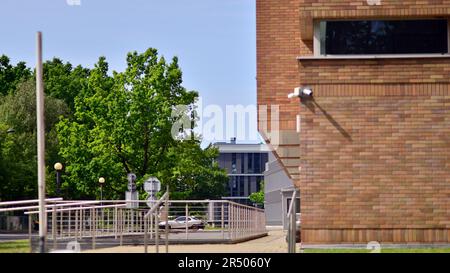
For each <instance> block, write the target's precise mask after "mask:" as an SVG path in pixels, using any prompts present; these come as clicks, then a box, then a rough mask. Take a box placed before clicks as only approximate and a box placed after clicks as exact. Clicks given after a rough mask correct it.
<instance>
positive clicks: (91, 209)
mask: <svg viewBox="0 0 450 273" xmlns="http://www.w3.org/2000/svg"><path fill="white" fill-rule="evenodd" d="M163 197H164V196H163ZM0 204H1V203H0ZM131 204H132V202H130V201H123V200H120V201H117V200H105V201H64V200H54V201H52V202H51V203H49V204H47V206H46V213H47V241H48V247H49V248H50V249H53V250H55V249H61V248H64V247H65V245H66V244H67V243H68V242H71V241H80V242H84V245H83V248H84V249H85V248H87V247H88V248H93V249H95V248H97V247H106V246H115V245H127V244H133V245H139V244H144V242H147V243H148V244H155V245H156V246H158V245H159V243H160V242H165V243H166V245H167V244H191V243H229V242H231V243H232V242H239V241H245V240H250V239H253V238H257V237H261V236H264V235H266V234H267V233H266V229H265V215H264V211H263V210H262V209H258V208H254V207H250V206H245V205H241V204H237V203H234V202H230V201H225V200H218V201H215V200H169V199H168V196H167V198H166V199H164V200H160V201H158V202H156V201H155V204H153V205H152V206H153V208H154V209H153V210H151V209H150V208H149V207H148V206H147V204H146V201H137V202H134V206H131ZM131 207H133V208H131ZM5 210H6V211H8V210H20V207H12V208H6V209H5V208H3V209H2V207H0V213H1V212H2V211H5ZM24 210H25V215H27V216H28V231H29V237H30V241H32V240H33V238H34V237H35V232H36V230H37V227H38V225H39V223H38V222H37V219H38V217H37V216H38V211H37V207H36V206H34V207H33V206H31V207H26V209H24ZM186 219H187V220H186ZM166 226H167V230H166ZM157 250H158V247H157ZM166 250H167V249H166Z"/></svg>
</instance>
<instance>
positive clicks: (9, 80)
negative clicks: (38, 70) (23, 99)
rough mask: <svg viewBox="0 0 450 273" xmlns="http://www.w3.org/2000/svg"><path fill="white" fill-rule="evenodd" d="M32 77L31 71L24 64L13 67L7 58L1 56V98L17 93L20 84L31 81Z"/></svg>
mask: <svg viewBox="0 0 450 273" xmlns="http://www.w3.org/2000/svg"><path fill="white" fill-rule="evenodd" d="M31 76H32V73H31V70H30V69H29V68H28V67H27V66H26V64H25V63H24V62H19V63H17V64H16V65H15V66H13V65H11V64H10V59H9V58H8V57H7V56H5V55H2V56H0V98H1V96H2V95H7V94H9V93H12V92H13V91H15V89H16V87H17V85H18V84H19V83H20V82H22V81H24V80H27V79H30V78H31Z"/></svg>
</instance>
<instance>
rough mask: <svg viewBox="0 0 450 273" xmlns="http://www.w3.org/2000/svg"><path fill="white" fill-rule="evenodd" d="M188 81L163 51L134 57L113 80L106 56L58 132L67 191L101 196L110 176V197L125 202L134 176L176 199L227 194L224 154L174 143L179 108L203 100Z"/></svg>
mask: <svg viewBox="0 0 450 273" xmlns="http://www.w3.org/2000/svg"><path fill="white" fill-rule="evenodd" d="M181 83H182V73H181V70H180V68H179V66H178V59H177V58H173V60H172V62H170V63H167V62H166V60H165V59H164V58H163V57H161V58H159V57H158V53H157V51H156V50H155V49H148V50H147V51H145V52H144V53H142V54H138V53H137V52H132V53H129V54H128V56H127V68H126V70H125V71H124V72H121V73H118V72H113V75H112V76H110V75H109V74H108V64H107V62H106V60H105V58H103V57H102V58H100V59H99V61H98V63H97V64H96V65H95V68H94V69H93V70H92V71H90V75H89V78H88V81H87V84H86V86H84V88H83V89H82V90H81V91H80V93H79V95H78V96H77V97H76V98H75V107H74V113H73V117H72V118H65V119H63V120H62V121H61V122H60V123H59V124H58V126H57V128H58V139H59V141H60V142H61V149H60V155H61V156H62V157H63V158H64V160H65V162H66V175H65V177H64V181H65V182H64V184H63V187H64V188H65V189H67V190H68V191H69V192H70V195H71V196H72V197H78V198H95V197H97V198H98V196H99V193H98V191H99V187H98V182H97V181H98V178H99V177H100V176H103V177H105V178H106V181H107V182H106V185H105V187H104V196H105V197H106V198H123V193H124V191H125V190H126V174H127V173H130V172H133V173H136V174H137V176H138V177H139V178H140V179H139V180H138V186H141V185H142V183H143V181H144V179H145V178H146V177H148V176H150V175H151V176H157V177H158V178H159V179H160V180H161V181H162V183H163V184H164V185H169V186H170V189H171V192H173V195H172V198H174V197H175V198H177V197H178V198H193V197H202V196H211V195H214V196H218V195H220V194H221V193H222V191H223V188H224V187H223V181H225V179H226V175H225V173H224V171H222V170H221V169H219V167H218V166H217V164H215V163H213V159H214V158H215V157H217V150H215V149H214V148H212V147H209V148H207V149H206V150H202V149H201V148H200V145H199V142H198V141H196V140H186V141H180V140H175V139H174V138H172V135H171V130H172V125H173V123H174V121H176V119H177V117H173V116H172V111H173V109H174V108H175V107H176V106H177V105H190V104H192V103H193V102H194V100H195V98H196V97H197V96H198V95H197V93H196V92H193V91H187V90H186V89H185V88H184V87H182V85H181ZM139 188H141V187H139Z"/></svg>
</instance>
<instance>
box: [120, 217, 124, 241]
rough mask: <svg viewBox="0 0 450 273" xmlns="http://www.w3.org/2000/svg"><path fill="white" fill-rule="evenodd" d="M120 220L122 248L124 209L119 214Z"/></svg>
mask: <svg viewBox="0 0 450 273" xmlns="http://www.w3.org/2000/svg"><path fill="white" fill-rule="evenodd" d="M119 218H120V220H119V224H120V225H119V230H120V246H122V244H123V225H124V223H123V209H121V210H120V213H119Z"/></svg>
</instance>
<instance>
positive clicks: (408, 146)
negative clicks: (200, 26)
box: [257, 0, 450, 244]
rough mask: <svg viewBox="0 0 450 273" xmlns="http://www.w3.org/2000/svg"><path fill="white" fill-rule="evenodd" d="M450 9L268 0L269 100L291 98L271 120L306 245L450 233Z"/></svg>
mask: <svg viewBox="0 0 450 273" xmlns="http://www.w3.org/2000/svg"><path fill="white" fill-rule="evenodd" d="M377 2H379V3H377ZM448 18H450V0H423V1H408V0H406V1H393V0H381V1H366V0H361V1H354V0H334V1H329V0H257V62H258V63H257V68H258V72H257V83H258V105H259V108H260V109H261V108H262V107H263V106H264V107H265V106H266V105H267V106H269V109H271V108H270V106H271V105H272V106H273V105H278V106H279V125H277V126H274V124H273V122H271V120H272V118H271V117H272V115H274V113H271V112H270V111H269V114H268V115H267V117H266V115H264V116H262V115H260V116H259V122H260V127H259V130H260V133H261V134H262V135H263V136H264V138H265V139H266V140H267V141H268V142H271V141H272V144H274V143H273V141H274V140H273V135H274V133H277V134H278V135H279V143H276V145H274V148H275V155H276V156H277V157H278V158H279V159H280V162H282V164H283V166H284V168H285V170H286V172H287V173H288V175H289V176H290V178H291V179H293V180H294V181H295V184H296V186H297V187H299V188H300V192H301V208H302V214H301V222H302V227H301V228H302V241H303V242H304V243H311V244H314V243H367V242H369V241H373V240H376V241H380V242H383V243H389V242H392V243H405V242H408V243H439V242H441V243H448V242H450V55H449V54H448V52H449V51H448V49H449V45H448V41H449V38H448V37H449V35H448V33H449V32H448V29H449V28H448V25H449V23H448V22H449V21H448ZM302 86H303V87H305V86H308V87H311V89H312V90H313V92H314V93H313V96H312V98H305V99H300V98H295V99H289V98H288V96H287V95H288V93H291V92H292V90H293V89H294V88H295V87H302ZM261 122H263V123H267V128H266V126H261V124H262V123H261ZM278 144H279V145H278Z"/></svg>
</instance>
